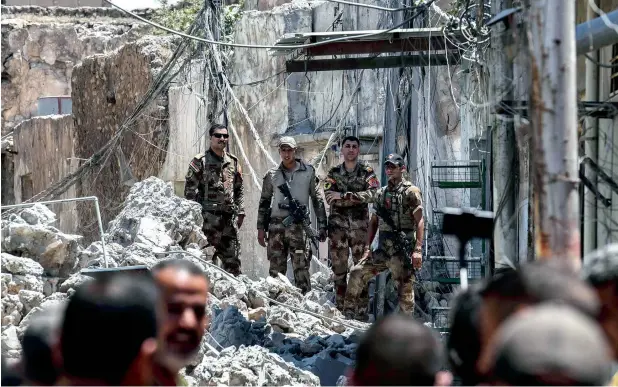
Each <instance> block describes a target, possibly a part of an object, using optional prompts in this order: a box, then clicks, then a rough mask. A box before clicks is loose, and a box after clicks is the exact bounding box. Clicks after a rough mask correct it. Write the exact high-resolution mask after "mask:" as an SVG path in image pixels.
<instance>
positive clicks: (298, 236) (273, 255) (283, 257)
mask: <svg viewBox="0 0 618 387" xmlns="http://www.w3.org/2000/svg"><path fill="white" fill-rule="evenodd" d="M281 221H282V219H278V218H273V219H271V222H270V226H269V230H268V248H267V252H266V254H267V255H268V260H269V261H270V268H269V270H268V273H269V274H270V275H271V276H273V277H276V276H277V275H278V273H281V274H283V275H285V274H286V272H287V271H288V254H289V255H290V256H291V258H292V268H293V269H294V282H295V285H296V286H297V287H298V288H300V290H301V292H302V293H303V294H305V293H307V292H308V291H309V290H311V281H310V277H309V265H310V263H311V261H310V258H309V255H310V253H309V251H310V250H309V248H308V245H307V237H306V236H305V231H304V230H303V227H302V225H300V224H293V225H291V226H290V227H285V226H284V225H283V223H281Z"/></svg>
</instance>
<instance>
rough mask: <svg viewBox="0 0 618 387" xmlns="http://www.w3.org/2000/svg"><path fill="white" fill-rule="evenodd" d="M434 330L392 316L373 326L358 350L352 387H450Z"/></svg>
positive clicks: (406, 317)
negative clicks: (443, 368) (443, 369)
mask: <svg viewBox="0 0 618 387" xmlns="http://www.w3.org/2000/svg"><path fill="white" fill-rule="evenodd" d="M443 365H444V350H443V347H442V344H441V343H440V340H439V339H438V338H437V337H436V334H435V332H434V331H432V330H431V329H430V328H428V327H426V326H424V325H423V324H421V323H419V322H416V321H415V320H414V319H413V318H412V317H409V316H403V315H389V316H387V317H385V318H383V319H382V320H379V321H378V322H377V323H375V324H374V325H372V326H371V328H369V330H368V331H367V333H366V334H365V337H364V338H363V340H362V342H361V343H360V345H359V346H358V349H357V351H356V366H355V368H354V371H353V373H352V376H351V378H350V379H351V380H350V381H349V383H348V385H351V386H449V385H450V383H451V381H452V377H451V374H450V373H449V372H447V371H442V366H443Z"/></svg>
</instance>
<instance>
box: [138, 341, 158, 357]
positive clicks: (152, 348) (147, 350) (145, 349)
mask: <svg viewBox="0 0 618 387" xmlns="http://www.w3.org/2000/svg"><path fill="white" fill-rule="evenodd" d="M158 347H159V344H158V343H157V339H155V338H152V337H151V338H149V339H146V340H144V342H143V343H142V347H141V348H140V356H142V357H145V358H149V357H152V356H154V354H155V353H156V352H157V348H158Z"/></svg>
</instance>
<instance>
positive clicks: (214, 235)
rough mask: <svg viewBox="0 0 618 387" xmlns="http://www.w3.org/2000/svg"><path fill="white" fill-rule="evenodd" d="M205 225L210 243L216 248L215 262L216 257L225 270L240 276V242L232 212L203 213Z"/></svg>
mask: <svg viewBox="0 0 618 387" xmlns="http://www.w3.org/2000/svg"><path fill="white" fill-rule="evenodd" d="M202 215H203V216H204V226H203V227H202V231H203V232H204V235H206V239H207V240H208V243H209V244H210V245H212V246H213V247H214V248H215V255H214V256H213V262H215V263H216V258H219V259H220V260H221V266H222V267H223V270H225V271H227V272H228V273H230V274H232V275H234V276H238V275H240V274H242V271H241V269H240V267H241V264H240V258H239V257H240V243H239V241H238V229H237V228H236V222H235V221H234V216H233V215H232V214H223V215H218V214H213V213H211V212H204V213H202Z"/></svg>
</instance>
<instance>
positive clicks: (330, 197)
mask: <svg viewBox="0 0 618 387" xmlns="http://www.w3.org/2000/svg"><path fill="white" fill-rule="evenodd" d="M324 196H325V197H326V203H328V204H329V205H330V204H331V203H332V202H333V201H335V200H341V199H343V194H342V193H341V192H335V191H326V192H325V193H324Z"/></svg>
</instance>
